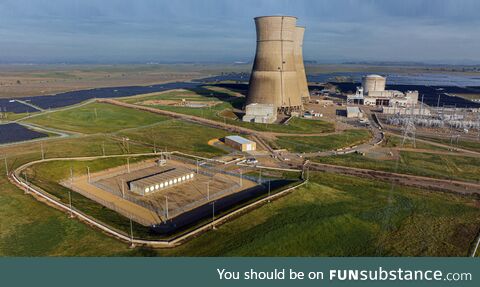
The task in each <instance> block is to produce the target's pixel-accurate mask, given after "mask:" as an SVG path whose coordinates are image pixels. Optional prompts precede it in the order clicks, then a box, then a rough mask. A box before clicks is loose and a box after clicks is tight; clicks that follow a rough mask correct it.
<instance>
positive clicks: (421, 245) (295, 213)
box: [161, 173, 480, 256]
mask: <svg viewBox="0 0 480 287" xmlns="http://www.w3.org/2000/svg"><path fill="white" fill-rule="evenodd" d="M479 224H480V209H479V208H478V204H477V205H476V206H475V200H473V199H467V198H462V197H459V196H455V195H452V194H445V193H434V192H425V191H422V190H419V189H414V188H407V187H400V186H397V187H395V188H394V189H393V190H392V189H391V187H390V184H388V183H384V182H379V181H371V180H368V179H360V178H355V177H350V176H344V175H335V174H325V173H312V174H311V183H309V184H308V185H307V186H306V187H303V188H301V189H299V190H297V191H295V192H293V193H292V194H290V195H288V196H286V197H284V198H281V199H279V200H277V201H274V202H273V203H271V204H269V205H266V206H264V207H262V208H260V209H257V210H255V211H252V212H250V213H248V214H246V215H244V216H242V217H240V218H238V219H237V220H235V221H233V222H230V223H228V224H226V225H224V226H221V227H220V228H219V229H218V230H217V231H214V232H208V233H206V234H205V235H203V236H201V237H199V238H197V239H195V240H193V241H191V242H189V243H187V244H185V245H183V246H180V247H178V248H177V249H174V250H165V251H162V252H161V254H162V255H189V256H427V255H429V256H466V255H467V254H468V250H469V248H470V246H471V244H472V242H473V239H474V237H475V234H476V232H478V225H479Z"/></svg>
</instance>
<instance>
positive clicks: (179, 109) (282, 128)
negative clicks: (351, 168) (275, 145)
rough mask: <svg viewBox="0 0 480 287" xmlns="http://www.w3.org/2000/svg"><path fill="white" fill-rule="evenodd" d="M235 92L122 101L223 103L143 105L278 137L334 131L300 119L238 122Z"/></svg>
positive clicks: (188, 93)
mask: <svg viewBox="0 0 480 287" xmlns="http://www.w3.org/2000/svg"><path fill="white" fill-rule="evenodd" d="M233 94H234V92H232V91H229V90H228V89H223V88H214V89H212V88H201V89H198V90H192V91H172V92H168V93H162V94H151V95H140V96H136V97H131V98H127V99H123V100H122V101H125V102H128V103H136V104H142V101H146V100H174V99H177V100H181V99H182V98H185V99H186V100H189V101H207V100H220V101H222V103H220V104H217V105H215V106H213V107H210V108H192V107H184V106H171V105H145V104H143V105H145V106H150V107H154V108H158V109H161V110H166V111H172V112H176V113H181V114H187V115H193V116H197V117H202V118H207V119H211V120H214V121H218V122H226V123H228V124H233V125H237V126H241V127H246V128H250V129H253V130H257V131H269V132H278V133H292V134H293V133H324V132H332V131H334V130H335V128H334V125H333V123H330V122H326V121H323V120H308V119H301V118H293V119H292V120H291V121H290V122H289V123H288V124H287V125H281V124H274V125H266V124H257V123H247V122H243V121H241V118H239V117H238V116H237V114H235V113H234V109H235V108H237V109H242V108H243V105H244V98H242V97H233Z"/></svg>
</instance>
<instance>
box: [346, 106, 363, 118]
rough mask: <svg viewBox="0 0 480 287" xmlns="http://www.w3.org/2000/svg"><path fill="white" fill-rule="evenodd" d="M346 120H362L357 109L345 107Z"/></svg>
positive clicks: (360, 113)
mask: <svg viewBox="0 0 480 287" xmlns="http://www.w3.org/2000/svg"><path fill="white" fill-rule="evenodd" d="M347 118H363V113H362V111H361V110H360V109H359V108H358V107H347Z"/></svg>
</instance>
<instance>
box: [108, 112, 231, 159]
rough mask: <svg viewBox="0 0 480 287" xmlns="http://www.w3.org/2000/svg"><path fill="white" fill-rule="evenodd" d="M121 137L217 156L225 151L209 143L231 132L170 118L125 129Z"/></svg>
mask: <svg viewBox="0 0 480 287" xmlns="http://www.w3.org/2000/svg"><path fill="white" fill-rule="evenodd" d="M116 135H117V136H119V137H128V138H129V139H130V140H133V141H140V142H142V143H145V144H147V145H150V146H151V147H153V146H154V145H155V146H156V147H157V149H158V150H165V148H166V149H167V150H168V151H173V150H178V151H182V152H186V153H193V154H196V155H199V156H206V157H211V156H216V155H221V154H224V153H225V152H224V151H223V150H221V149H219V148H216V147H214V146H210V145H208V141H209V140H211V139H213V138H222V137H225V136H227V135H229V133H228V132H227V131H224V130H220V129H215V128H210V127H205V126H201V125H198V124H194V123H189V122H184V121H179V120H173V119H172V120H168V121H163V122H160V123H158V124H156V125H154V126H150V127H144V128H137V129H130V130H123V131H120V132H118V133H116Z"/></svg>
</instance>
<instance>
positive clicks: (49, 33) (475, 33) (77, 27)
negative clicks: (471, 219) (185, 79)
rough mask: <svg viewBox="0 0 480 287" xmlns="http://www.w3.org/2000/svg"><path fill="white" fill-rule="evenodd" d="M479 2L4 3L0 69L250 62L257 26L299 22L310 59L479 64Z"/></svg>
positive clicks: (63, 0) (76, 0)
mask: <svg viewBox="0 0 480 287" xmlns="http://www.w3.org/2000/svg"><path fill="white" fill-rule="evenodd" d="M479 12H480V1H476V0H456V1H454V0H451V1H448V0H445V1H443V0H430V1H428V0H411V1H408V0H398V1H388V0H387V1H386V0H383V1H375V0H336V1H333V0H329V1H321V0H312V1H301V0H295V1H288V0H263V1H262V0H235V1H234V0H175V1H173V0H1V1H0V62H119V63H120V62H149V61H154V62H175V61H200V62H206V61H227V62H232V61H250V60H252V58H253V56H254V53H255V27H254V22H253V17H255V16H260V15H294V16H297V17H299V20H298V22H299V24H301V25H305V26H306V27H307V30H306V33H305V43H304V58H305V59H306V60H318V61H322V62H342V61H350V60H367V61H423V62H437V63H438V62H448V63H463V62H467V61H470V60H471V61H475V62H477V63H479V62H480V13H479Z"/></svg>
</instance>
